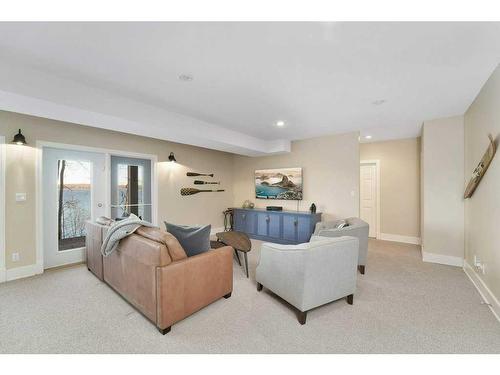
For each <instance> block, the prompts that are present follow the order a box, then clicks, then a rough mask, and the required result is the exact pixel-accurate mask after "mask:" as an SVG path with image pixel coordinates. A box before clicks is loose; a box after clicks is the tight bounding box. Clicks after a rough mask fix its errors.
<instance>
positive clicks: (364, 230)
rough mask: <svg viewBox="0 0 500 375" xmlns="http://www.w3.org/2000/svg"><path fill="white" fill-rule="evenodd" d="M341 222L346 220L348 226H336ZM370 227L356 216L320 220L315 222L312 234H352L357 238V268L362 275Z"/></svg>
mask: <svg viewBox="0 0 500 375" xmlns="http://www.w3.org/2000/svg"><path fill="white" fill-rule="evenodd" d="M341 222H346V223H347V224H348V226H346V227H343V228H337V226H338V225H339V224H340V223H341ZM369 230H370V227H369V225H368V223H367V222H365V221H363V220H361V219H360V218H357V217H349V218H347V219H345V220H336V221H322V222H319V223H317V224H316V228H315V230H314V234H315V235H317V236H321V237H342V236H352V237H356V238H357V239H358V240H359V253H358V269H359V272H360V273H361V274H362V275H364V274H365V269H366V260H367V257H368V232H369Z"/></svg>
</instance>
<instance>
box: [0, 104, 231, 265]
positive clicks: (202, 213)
mask: <svg viewBox="0 0 500 375" xmlns="http://www.w3.org/2000/svg"><path fill="white" fill-rule="evenodd" d="M18 128H21V129H22V130H23V134H25V136H26V137H27V140H28V142H29V145H28V146H16V145H12V144H8V145H7V146H6V148H7V152H6V154H7V155H6V156H7V160H6V161H7V163H6V164H7V166H6V219H7V220H6V265H7V269H9V268H14V267H20V266H25V265H30V264H34V263H35V255H36V251H35V248H36V243H35V228H36V225H35V224H36V190H35V189H36V179H35V165H36V163H35V162H36V149H35V146H36V141H39V140H41V141H50V142H58V143H66V144H75V145H84V146H91V147H100V148H108V149H115V150H124V151H130V152H138V153H147V154H155V155H157V156H158V160H159V162H160V163H159V165H158V172H159V178H158V183H159V185H158V200H159V202H158V221H159V222H162V221H163V220H170V221H173V222H177V223H184V224H196V223H202V224H205V223H211V224H212V226H213V227H215V228H217V227H221V226H223V218H222V211H223V210H224V209H225V208H227V207H230V206H231V205H232V203H233V192H232V185H233V180H232V154H228V153H224V152H219V151H212V150H207V149H203V148H199V147H192V146H186V145H181V144H177V143H171V142H166V141H160V140H154V139H151V138H144V137H138V136H133V135H127V134H122V133H117V132H111V131H106V130H101V129H96V128H91V127H85V126H78V125H74V124H66V123H62V122H58V121H53V120H48V119H42V118H37V117H31V116H25V115H20V114H15V113H11V112H3V111H0V135H4V136H5V138H6V142H9V140H10V139H11V138H12V137H13V135H14V134H15V133H16V132H17V129H18ZM171 151H173V152H174V153H175V156H176V158H177V161H178V163H177V164H172V163H169V162H168V161H167V160H168V159H167V158H168V155H169V153H170V152H171ZM186 171H199V172H209V173H215V179H214V180H217V181H221V188H223V189H226V191H225V192H224V193H206V194H198V195H194V196H190V197H181V196H180V192H179V191H180V188H181V187H184V186H193V185H192V181H193V178H189V177H186ZM16 192H25V193H27V198H28V199H27V201H26V202H24V203H16V202H15V193H16ZM12 252H19V253H20V261H19V262H15V263H14V262H12V260H11V259H12Z"/></svg>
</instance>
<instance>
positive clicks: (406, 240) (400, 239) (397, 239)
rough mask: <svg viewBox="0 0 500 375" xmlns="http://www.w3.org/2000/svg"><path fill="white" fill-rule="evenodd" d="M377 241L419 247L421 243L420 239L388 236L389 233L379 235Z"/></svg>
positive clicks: (396, 235) (397, 235)
mask: <svg viewBox="0 0 500 375" xmlns="http://www.w3.org/2000/svg"><path fill="white" fill-rule="evenodd" d="M379 239H380V240H384V241H393V242H402V243H409V244H412V245H420V243H421V241H420V237H411V236H401V235H399V234H389V233H380V237H379Z"/></svg>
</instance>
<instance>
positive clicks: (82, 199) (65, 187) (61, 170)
mask: <svg viewBox="0 0 500 375" xmlns="http://www.w3.org/2000/svg"><path fill="white" fill-rule="evenodd" d="M57 167H58V168H57V169H58V181H57V195H58V199H57V202H58V212H57V215H58V218H57V223H58V242H59V251H63V250H69V249H76V248H81V247H84V246H85V221H87V220H89V219H90V215H91V212H90V210H91V209H90V203H91V163H90V162H88V161H81V160H58V162H57Z"/></svg>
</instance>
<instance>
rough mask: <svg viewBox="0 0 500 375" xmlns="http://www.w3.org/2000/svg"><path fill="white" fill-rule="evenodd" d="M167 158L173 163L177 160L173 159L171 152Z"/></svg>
mask: <svg viewBox="0 0 500 375" xmlns="http://www.w3.org/2000/svg"><path fill="white" fill-rule="evenodd" d="M168 160H169V161H171V162H173V163H175V162H176V161H177V160H176V159H175V155H174V153H173V152H171V153H170V155H168Z"/></svg>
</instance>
